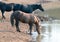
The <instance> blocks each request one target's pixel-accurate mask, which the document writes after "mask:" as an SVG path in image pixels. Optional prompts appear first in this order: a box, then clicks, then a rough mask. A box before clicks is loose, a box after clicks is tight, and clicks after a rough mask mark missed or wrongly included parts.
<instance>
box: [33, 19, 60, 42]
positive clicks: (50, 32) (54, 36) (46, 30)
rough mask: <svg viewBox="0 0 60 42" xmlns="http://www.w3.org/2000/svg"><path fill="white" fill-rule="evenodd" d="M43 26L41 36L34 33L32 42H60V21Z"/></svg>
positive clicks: (46, 23)
mask: <svg viewBox="0 0 60 42" xmlns="http://www.w3.org/2000/svg"><path fill="white" fill-rule="evenodd" d="M41 25H42V29H41V35H38V34H37V32H32V33H33V35H32V42H60V20H53V21H52V22H45V23H43V24H41Z"/></svg>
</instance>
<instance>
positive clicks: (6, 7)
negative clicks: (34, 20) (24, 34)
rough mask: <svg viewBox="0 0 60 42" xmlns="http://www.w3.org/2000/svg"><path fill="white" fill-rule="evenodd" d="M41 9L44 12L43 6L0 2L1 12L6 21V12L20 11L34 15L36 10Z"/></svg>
mask: <svg viewBox="0 0 60 42" xmlns="http://www.w3.org/2000/svg"><path fill="white" fill-rule="evenodd" d="M36 9H39V10H41V11H44V9H43V7H42V5H41V4H27V5H23V4H16V3H9V4H8V3H4V2H0V10H1V12H2V19H3V18H4V19H5V16H4V12H5V11H7V12H9V11H17V10H20V11H22V12H25V13H32V12H33V11H34V10H36Z"/></svg>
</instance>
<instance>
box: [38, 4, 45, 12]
mask: <svg viewBox="0 0 60 42" xmlns="http://www.w3.org/2000/svg"><path fill="white" fill-rule="evenodd" d="M37 7H38V9H39V10H41V11H42V12H44V9H43V7H42V5H41V4H38V5H37Z"/></svg>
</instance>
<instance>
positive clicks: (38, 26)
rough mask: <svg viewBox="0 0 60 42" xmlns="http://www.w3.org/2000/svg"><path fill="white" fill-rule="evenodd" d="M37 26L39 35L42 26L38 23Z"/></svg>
mask: <svg viewBox="0 0 60 42" xmlns="http://www.w3.org/2000/svg"><path fill="white" fill-rule="evenodd" d="M35 25H36V31H37V32H38V34H40V25H39V23H37V24H35Z"/></svg>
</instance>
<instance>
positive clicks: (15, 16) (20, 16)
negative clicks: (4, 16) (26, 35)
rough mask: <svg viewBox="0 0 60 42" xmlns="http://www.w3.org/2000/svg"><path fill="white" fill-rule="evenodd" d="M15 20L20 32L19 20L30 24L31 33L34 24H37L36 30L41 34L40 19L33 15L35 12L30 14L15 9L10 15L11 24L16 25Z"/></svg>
mask: <svg viewBox="0 0 60 42" xmlns="http://www.w3.org/2000/svg"><path fill="white" fill-rule="evenodd" d="M14 20H15V25H16V30H17V31H18V32H20V30H19V21H20V22H22V23H27V24H28V25H29V29H30V34H32V33H31V32H32V26H33V24H35V25H36V31H37V32H38V34H40V30H39V28H40V19H39V18H38V17H37V16H35V15H33V14H28V13H24V12H19V11H15V12H13V13H12V14H11V17H10V21H11V25H12V26H14Z"/></svg>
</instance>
